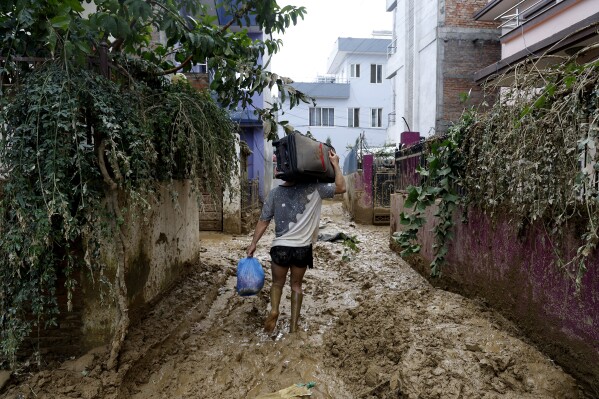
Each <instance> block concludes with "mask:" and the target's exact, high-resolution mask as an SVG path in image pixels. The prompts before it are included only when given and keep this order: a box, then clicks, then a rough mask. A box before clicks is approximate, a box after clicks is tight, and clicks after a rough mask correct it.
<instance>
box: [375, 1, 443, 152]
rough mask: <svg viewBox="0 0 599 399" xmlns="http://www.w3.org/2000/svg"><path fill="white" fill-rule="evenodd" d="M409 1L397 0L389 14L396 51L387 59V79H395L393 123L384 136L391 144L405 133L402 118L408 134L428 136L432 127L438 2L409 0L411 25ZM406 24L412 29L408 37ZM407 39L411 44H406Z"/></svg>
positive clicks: (434, 98)
mask: <svg viewBox="0 0 599 399" xmlns="http://www.w3.org/2000/svg"><path fill="white" fill-rule="evenodd" d="M409 1H410V0H398V1H397V6H396V8H395V9H394V10H392V11H391V12H393V13H394V26H393V29H394V32H393V37H394V38H396V40H397V51H396V53H395V54H394V55H393V56H392V57H391V58H390V60H389V63H388V65H389V66H390V70H389V71H388V74H387V76H393V75H394V76H395V78H394V82H395V83H394V84H395V90H394V91H395V108H396V124H395V126H393V127H392V128H390V129H389V132H388V135H389V139H390V140H392V141H394V142H395V143H398V142H399V135H400V133H401V132H403V131H405V130H407V127H406V125H405V123H404V121H403V119H402V117H405V118H406V119H407V121H408V124H409V125H410V129H411V130H412V131H418V132H420V134H421V135H423V136H426V135H429V134H432V133H433V131H431V127H435V125H436V114H437V102H436V101H437V77H438V70H439V67H438V65H437V62H438V61H439V60H438V41H437V26H438V18H439V11H438V7H439V6H438V0H413V8H414V12H413V23H410V14H409ZM410 25H412V26H413V29H414V30H413V35H412V36H411V35H410V32H409V29H410ZM410 39H412V43H409V42H408V40H410ZM410 62H411V64H410ZM429 132H430V133H429Z"/></svg>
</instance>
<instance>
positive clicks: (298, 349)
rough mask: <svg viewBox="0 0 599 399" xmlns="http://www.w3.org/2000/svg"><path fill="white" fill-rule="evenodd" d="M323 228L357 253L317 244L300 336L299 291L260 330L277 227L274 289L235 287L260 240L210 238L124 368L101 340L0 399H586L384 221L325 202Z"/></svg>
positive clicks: (127, 353)
mask: <svg viewBox="0 0 599 399" xmlns="http://www.w3.org/2000/svg"><path fill="white" fill-rule="evenodd" d="M321 228H322V231H328V232H336V231H337V232H344V233H346V234H347V235H349V236H355V237H356V238H357V239H358V240H359V243H358V244H357V247H358V249H359V252H353V251H351V249H349V247H348V246H346V245H344V244H343V242H342V241H336V242H323V241H319V242H318V244H317V245H316V247H315V268H314V269H312V270H310V271H309V272H308V273H307V274H306V276H307V278H306V281H305V285H304V287H305V298H304V306H303V308H302V315H301V321H300V324H301V332H300V333H298V334H295V335H290V334H289V333H288V322H289V287H288V286H287V287H286V289H285V291H284V294H283V296H284V299H283V301H282V306H283V309H282V314H281V316H280V318H279V322H278V325H277V328H276V329H275V334H274V335H273V336H268V335H266V334H265V333H263V332H262V323H263V320H264V318H265V314H266V310H267V306H268V290H269V287H270V270H269V267H268V244H269V241H270V239H271V238H272V234H273V232H272V226H271V228H270V229H269V231H267V234H266V235H265V237H264V238H263V239H262V240H261V243H260V245H259V246H258V250H257V252H256V257H257V258H258V259H259V260H260V261H261V263H262V264H263V265H264V266H265V270H266V284H265V287H264V289H263V290H262V292H261V293H260V294H259V295H258V296H255V297H245V298H243V297H240V296H238V295H237V294H236V291H235V283H236V277H235V267H236V264H237V262H238V260H239V259H240V258H241V257H242V256H244V253H245V248H246V246H247V245H248V244H249V242H250V240H251V235H250V234H248V235H244V236H230V235H224V234H220V233H205V234H203V235H202V251H203V252H202V259H201V263H200V264H199V265H196V266H193V268H192V270H190V272H189V274H188V277H186V278H185V279H184V280H183V281H181V282H180V284H179V285H177V286H176V287H175V288H174V289H173V290H172V291H170V292H169V293H168V294H167V295H166V296H165V297H164V298H163V299H162V300H161V301H160V302H159V303H157V304H156V305H155V307H154V308H153V309H152V310H151V311H150V312H148V313H147V314H146V315H145V318H144V319H142V320H138V321H137V322H136V323H135V324H134V325H133V327H132V328H131V329H130V331H129V336H128V339H127V341H126V344H125V347H124V351H123V354H122V355H121V359H120V368H119V371H118V372H117V373H113V372H108V371H105V370H104V369H103V368H102V363H103V361H104V359H105V356H106V353H105V348H98V349H96V350H93V351H91V352H90V353H88V354H86V355H84V356H83V357H81V358H78V359H72V360H69V361H67V362H65V363H63V364H62V365H61V366H60V367H58V368H56V369H55V370H53V371H42V372H39V373H34V374H30V375H27V374H25V375H22V376H21V377H22V380H21V381H20V383H19V384H18V385H13V386H10V387H8V389H7V390H6V391H5V393H4V394H3V395H2V397H3V398H10V399H15V398H20V399H25V398H48V399H54V398H86V399H92V398H122V399H124V398H140V399H141V398H145V399H158V398H173V399H175V398H221V399H239V398H258V397H260V396H262V395H266V394H269V393H273V392H276V391H279V390H281V389H284V388H286V387H289V386H292V385H294V384H299V383H304V384H307V383H314V386H313V388H312V389H311V391H312V396H311V397H312V398H335V399H344V398H348V399H349V398H414V399H415V398H423V399H425V398H577V397H579V393H578V388H577V385H576V381H575V380H574V379H573V378H572V377H570V376H569V375H567V374H566V373H564V372H563V371H562V370H561V369H560V368H559V367H558V366H556V365H555V364H554V363H553V362H552V361H551V359H548V358H547V357H545V356H544V355H543V354H541V353H540V352H538V351H537V350H536V349H535V348H534V347H532V346H530V345H529V344H528V343H527V342H526V341H525V340H523V339H520V334H519V332H518V330H517V329H516V328H515V327H514V326H513V325H512V324H511V323H510V322H508V321H507V320H505V319H504V318H502V317H501V316H500V315H498V314H497V313H495V312H494V311H492V310H490V309H488V308H487V307H485V306H484V304H481V303H477V302H476V301H472V300H469V299H465V298H463V297H461V296H458V295H456V294H452V293H449V292H446V291H442V290H438V289H435V288H433V287H431V286H430V284H429V283H428V282H427V281H426V280H425V279H424V278H422V277H421V276H420V275H418V274H417V273H416V272H414V271H413V270H412V269H411V268H410V267H409V266H408V265H407V264H406V263H405V262H404V261H402V260H401V258H400V257H399V256H398V255H397V254H395V253H394V252H392V251H391V250H390V249H389V228H388V227H387V226H382V227H377V226H363V225H356V224H354V223H352V222H351V221H350V220H349V217H348V215H347V214H346V213H345V212H344V211H343V209H342V205H341V203H340V202H325V203H324V205H323V217H322V220H321ZM270 397H274V396H270ZM277 397H279V396H277Z"/></svg>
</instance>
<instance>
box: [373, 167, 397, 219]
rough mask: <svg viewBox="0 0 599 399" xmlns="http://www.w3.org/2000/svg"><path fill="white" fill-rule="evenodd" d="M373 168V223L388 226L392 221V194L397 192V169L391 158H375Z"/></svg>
mask: <svg viewBox="0 0 599 399" xmlns="http://www.w3.org/2000/svg"><path fill="white" fill-rule="evenodd" d="M372 167H373V173H372V177H373V184H372V186H373V187H372V191H373V199H372V206H373V214H372V223H373V224H375V225H386V224H389V222H390V220H391V212H390V209H391V194H392V193H393V192H394V191H395V167H394V163H393V160H392V159H389V158H375V159H374V162H373V166H372Z"/></svg>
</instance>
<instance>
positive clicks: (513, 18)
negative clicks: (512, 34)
mask: <svg viewBox="0 0 599 399" xmlns="http://www.w3.org/2000/svg"><path fill="white" fill-rule="evenodd" d="M526 1H528V0H520V1H519V2H518V3H516V4H515V5H513V6H512V7H511V8H509V9H507V10H506V11H505V12H503V13H502V14H501V15H499V16H497V17H496V18H495V21H498V20H500V21H503V22H502V23H501V24H500V25H499V28H506V29H515V28H518V27H519V26H521V25H522V24H524V23H525V22H527V21H529V20H531V19H533V18H534V17H536V16H537V15H538V14H536V13H534V12H533V13H531V11H535V10H533V9H535V8H537V6H539V5H541V4H543V3H546V6H549V5H551V4H552V3H555V1H551V2H549V3H547V0H538V1H536V2H534V3H533V4H532V5H530V6H528V7H526V8H525V9H523V10H520V8H519V6H520V5H521V4H523V3H525V2H526ZM558 3H559V1H558ZM543 9H544V7H543V8H539V9H538V10H536V11H542V10H543ZM527 14H530V15H527Z"/></svg>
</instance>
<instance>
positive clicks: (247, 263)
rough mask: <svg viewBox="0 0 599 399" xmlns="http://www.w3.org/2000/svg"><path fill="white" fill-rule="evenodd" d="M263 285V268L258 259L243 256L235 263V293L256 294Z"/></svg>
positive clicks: (242, 294) (243, 294)
mask: <svg viewBox="0 0 599 399" xmlns="http://www.w3.org/2000/svg"><path fill="white" fill-rule="evenodd" d="M263 286H264V270H263V269H262V265H261V264H260V262H258V259H256V258H254V257H252V258H243V259H241V260H240V261H239V263H237V293H238V294H239V295H241V296H250V295H256V294H257V293H259V292H260V290H261V289H262V287H263Z"/></svg>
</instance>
